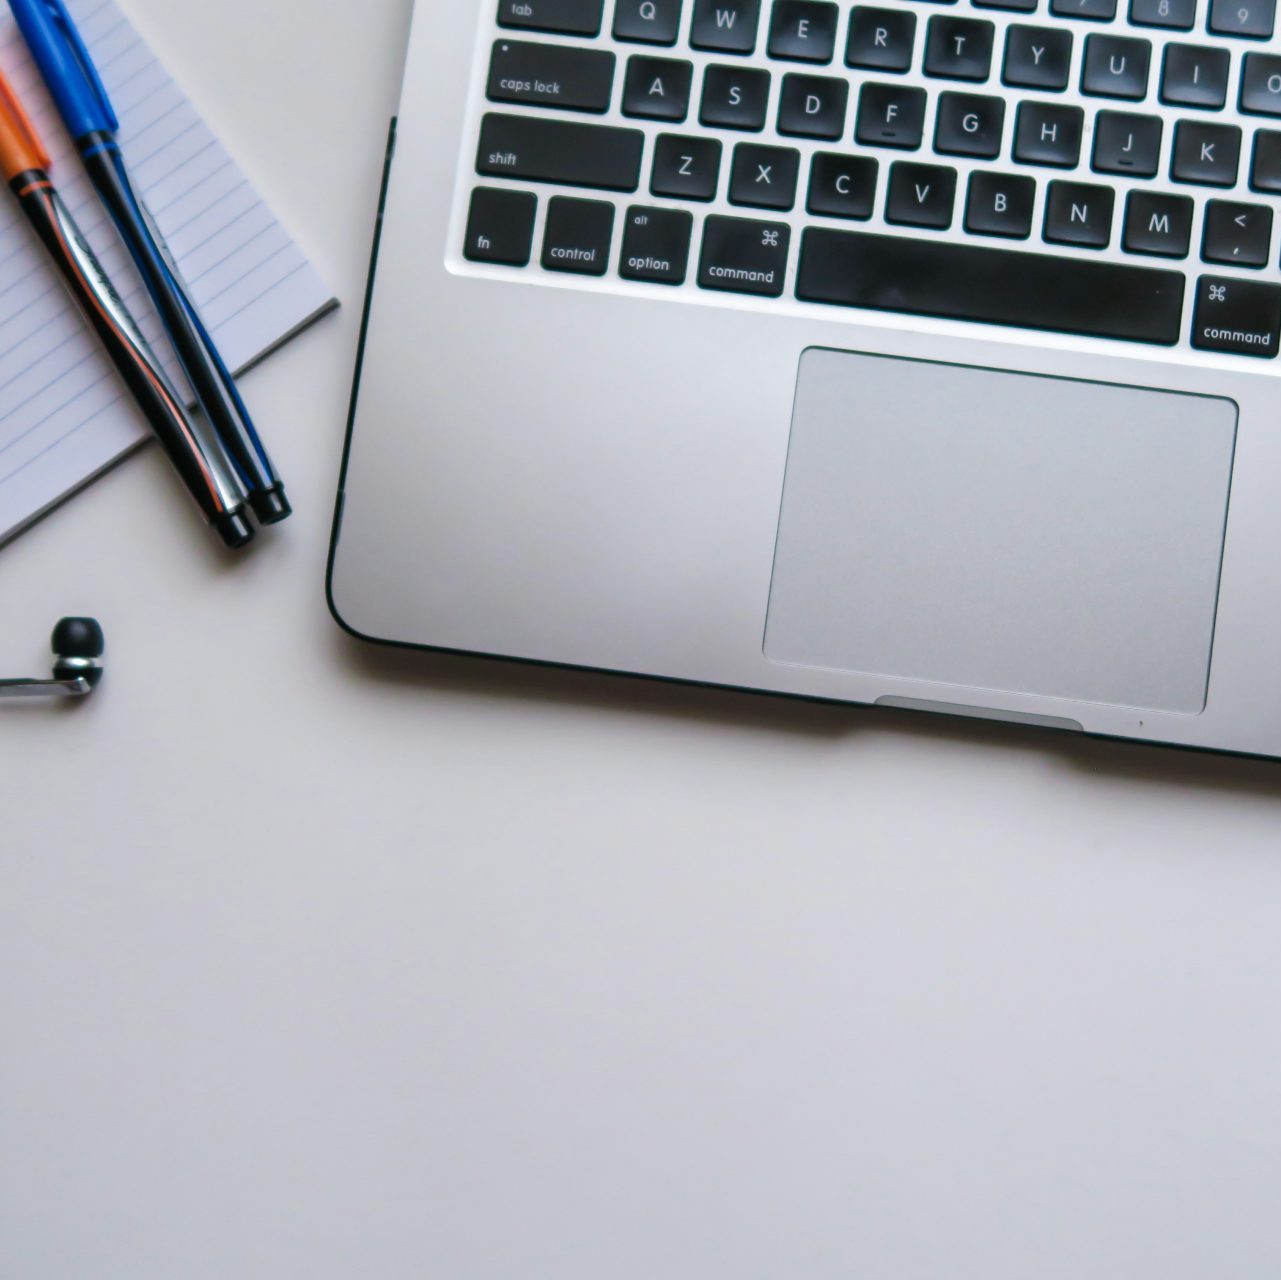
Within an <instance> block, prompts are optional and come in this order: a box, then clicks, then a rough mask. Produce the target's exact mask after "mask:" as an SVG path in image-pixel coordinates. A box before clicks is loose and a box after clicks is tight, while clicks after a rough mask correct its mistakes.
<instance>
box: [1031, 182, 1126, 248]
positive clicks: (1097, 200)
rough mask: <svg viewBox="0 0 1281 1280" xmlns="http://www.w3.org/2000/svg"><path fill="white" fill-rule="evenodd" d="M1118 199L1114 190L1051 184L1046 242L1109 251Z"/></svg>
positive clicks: (1047, 204)
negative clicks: (1113, 207) (1114, 211)
mask: <svg viewBox="0 0 1281 1280" xmlns="http://www.w3.org/2000/svg"><path fill="white" fill-rule="evenodd" d="M1115 198H1116V197H1115V193H1114V192H1113V190H1112V188H1111V187H1096V186H1091V185H1090V184H1089V183H1086V182H1051V183H1050V186H1049V189H1048V190H1047V191H1046V194H1045V228H1044V231H1043V235H1044V236H1045V239H1046V240H1047V241H1049V242H1050V243H1051V244H1070V245H1075V246H1076V247H1077V248H1079V249H1106V248H1107V247H1108V241H1109V240H1110V239H1111V238H1112V204H1113V201H1114V200H1115Z"/></svg>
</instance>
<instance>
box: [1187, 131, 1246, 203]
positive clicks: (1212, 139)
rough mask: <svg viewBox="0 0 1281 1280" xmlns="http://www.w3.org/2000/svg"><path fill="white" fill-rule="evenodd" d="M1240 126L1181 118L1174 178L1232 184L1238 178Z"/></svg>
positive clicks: (1210, 184)
mask: <svg viewBox="0 0 1281 1280" xmlns="http://www.w3.org/2000/svg"><path fill="white" fill-rule="evenodd" d="M1240 154H1241V130H1240V129H1238V128H1237V127H1236V125H1227V124H1202V123H1201V122H1200V121H1199V120H1180V121H1179V123H1178V124H1177V125H1175V127H1174V155H1173V157H1172V158H1171V161H1170V176H1171V177H1172V178H1173V179H1174V180H1175V182H1195V183H1197V184H1198V185H1200V186H1206V187H1231V186H1234V185H1235V183H1236V180H1237V162H1238V160H1239V159H1240Z"/></svg>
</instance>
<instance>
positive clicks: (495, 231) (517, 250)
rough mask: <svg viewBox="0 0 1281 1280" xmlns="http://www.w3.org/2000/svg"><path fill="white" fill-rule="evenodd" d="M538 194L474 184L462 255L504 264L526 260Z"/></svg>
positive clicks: (520, 263)
mask: <svg viewBox="0 0 1281 1280" xmlns="http://www.w3.org/2000/svg"><path fill="white" fill-rule="evenodd" d="M537 210H538V197H537V196H535V195H534V194H533V192H530V191H512V190H509V189H507V188H504V187H477V188H476V190H475V191H473V192H472V193H471V209H470V211H469V213H468V216H467V240H466V243H465V244H464V245H463V257H464V258H467V259H469V260H470V261H472V262H497V263H501V264H502V265H504V266H508V267H523V266H526V265H527V264H528V263H529V258H530V253H531V252H532V250H533V244H534V214H535V213H536V212H537Z"/></svg>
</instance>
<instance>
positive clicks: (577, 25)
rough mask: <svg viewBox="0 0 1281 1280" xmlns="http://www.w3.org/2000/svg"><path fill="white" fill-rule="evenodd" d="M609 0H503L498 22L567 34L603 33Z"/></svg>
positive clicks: (499, 5)
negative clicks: (601, 19) (604, 11)
mask: <svg viewBox="0 0 1281 1280" xmlns="http://www.w3.org/2000/svg"><path fill="white" fill-rule="evenodd" d="M604 8H605V0H499V4H498V25H499V26H500V27H517V28H520V29H522V30H525V31H551V32H554V33H556V34H557V35H566V36H596V35H600V18H601V13H602V11H603V10H604Z"/></svg>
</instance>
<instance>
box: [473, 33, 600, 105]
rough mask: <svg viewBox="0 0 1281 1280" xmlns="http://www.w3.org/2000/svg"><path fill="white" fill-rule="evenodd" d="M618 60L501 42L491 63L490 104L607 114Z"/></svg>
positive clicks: (590, 51)
mask: <svg viewBox="0 0 1281 1280" xmlns="http://www.w3.org/2000/svg"><path fill="white" fill-rule="evenodd" d="M613 88H614V55H613V54H612V53H603V52H602V51H601V50H599V49H567V48H564V47H562V46H561V45H555V44H532V43H530V42H528V41H525V40H498V41H496V42H495V44H494V52H493V54H492V55H491V57H490V60H489V89H488V93H489V99H490V101H491V102H527V103H529V104H531V105H532V106H540V107H563V108H565V109H567V110H570V111H598V112H603V111H608V110H609V95H610V93H611V92H612V91H613Z"/></svg>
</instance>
